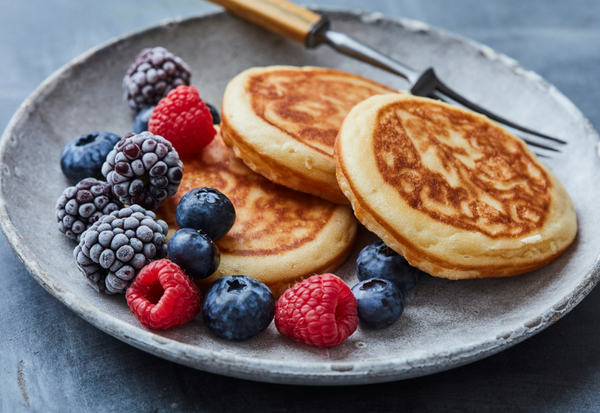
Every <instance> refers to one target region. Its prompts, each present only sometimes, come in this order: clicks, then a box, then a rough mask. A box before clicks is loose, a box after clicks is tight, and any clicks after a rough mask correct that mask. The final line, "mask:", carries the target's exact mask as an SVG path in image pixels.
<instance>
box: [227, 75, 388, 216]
mask: <svg viewBox="0 0 600 413" xmlns="http://www.w3.org/2000/svg"><path fill="white" fill-rule="evenodd" d="M279 70H293V71H312V72H314V71H318V72H323V73H337V74H340V75H341V76H344V77H353V78H357V79H360V80H361V81H367V82H371V83H373V84H376V85H378V86H381V87H385V86H384V85H380V84H378V83H377V82H374V81H372V80H369V79H366V78H363V77H362V76H359V75H355V74H352V73H348V72H344V71H340V70H335V69H329V68H322V67H316V66H304V67H297V66H283V65H278V66H268V67H255V68H251V69H247V70H245V71H243V72H241V73H240V74H238V75H237V76H236V77H234V78H233V79H232V80H231V81H230V82H229V84H228V85H227V87H226V89H225V93H224V95H223V104H222V108H221V113H222V116H221V118H222V121H221V127H222V136H223V140H224V141H225V143H226V144H227V145H228V146H229V147H231V148H233V150H234V152H235V155H236V156H237V157H239V158H241V159H242V160H243V161H244V163H246V165H248V167H249V168H250V169H252V170H253V171H254V172H257V173H259V174H261V175H263V176H265V177H266V178H267V179H269V180H271V181H273V182H275V183H278V184H280V185H283V186H286V187H288V188H291V189H294V190H297V191H300V192H305V193H309V194H311V195H315V196H318V197H320V198H323V199H326V200H328V201H330V202H333V203H336V204H342V205H349V201H348V200H347V199H346V197H345V196H344V194H343V193H342V191H341V190H340V188H339V186H338V183H337V179H336V176H335V161H334V159H333V158H332V157H331V156H329V155H327V154H326V153H324V152H322V151H320V150H318V149H315V148H311V147H309V146H307V145H305V144H303V143H301V142H299V141H297V140H296V139H294V138H291V137H290V136H289V135H288V134H287V133H285V132H283V131H282V130H281V129H279V128H277V127H276V126H274V125H271V124H269V123H268V122H265V121H264V120H263V119H261V118H259V117H258V116H256V114H255V113H254V110H253V109H252V107H251V104H250V102H249V101H248V99H247V98H245V97H246V96H247V94H246V86H247V84H248V80H249V79H250V77H252V76H255V75H258V74H263V73H268V72H273V71H279ZM388 89H390V88H388ZM391 90H392V89H390V91H391ZM242 130H243V131H246V132H247V133H243V132H242ZM265 136H268V137H269V139H267V142H265V139H264V137H265ZM290 156H292V157H293V161H292V162H281V161H280V160H281V159H286V158H287V157H290Z"/></svg>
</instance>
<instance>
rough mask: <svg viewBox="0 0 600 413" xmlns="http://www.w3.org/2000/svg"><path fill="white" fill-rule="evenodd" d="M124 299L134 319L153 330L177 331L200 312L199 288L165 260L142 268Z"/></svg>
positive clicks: (176, 267)
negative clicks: (175, 329) (173, 329)
mask: <svg viewBox="0 0 600 413" xmlns="http://www.w3.org/2000/svg"><path fill="white" fill-rule="evenodd" d="M125 297H126V298H127V304H128V305H129V308H130V309H131V311H132V312H133V314H134V315H135V318H137V319H138V320H139V322H140V323H142V324H143V325H144V326H146V327H148V328H153V329H156V330H168V329H171V328H176V327H179V326H181V325H183V324H185V323H187V322H188V321H190V320H191V319H192V318H194V317H195V316H196V315H197V314H198V312H199V311H200V291H198V287H196V284H194V283H193V281H192V280H190V279H189V278H188V276H187V275H185V273H184V272H183V271H182V270H181V268H179V267H178V266H177V265H175V264H173V263H172V262H171V261H169V260H166V259H163V260H158V261H154V262H151V263H150V264H148V265H146V266H145V267H144V268H142V271H140V273H139V274H138V276H137V277H136V279H135V280H134V281H133V282H132V283H131V286H130V287H129V289H127V294H126V295H125Z"/></svg>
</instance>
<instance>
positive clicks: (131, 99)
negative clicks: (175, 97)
mask: <svg viewBox="0 0 600 413" xmlns="http://www.w3.org/2000/svg"><path fill="white" fill-rule="evenodd" d="M191 76H192V74H191V71H190V68H189V66H188V65H187V64H186V63H185V62H184V61H183V60H182V59H181V58H180V57H177V56H174V55H173V53H171V52H169V51H168V50H167V49H165V48H164V47H153V48H148V49H144V50H142V51H141V52H140V54H138V55H137V56H136V57H135V60H134V62H133V63H132V64H131V66H129V69H127V74H126V75H125V78H123V92H124V94H123V98H124V99H125V101H126V102H127V104H128V105H129V107H130V108H131V109H133V110H135V111H136V112H137V111H140V110H141V109H143V108H145V107H148V106H154V105H156V104H157V103H158V101H159V100H161V99H162V98H163V97H165V96H167V93H169V92H170V91H171V90H172V89H175V88H176V87H177V86H179V85H189V84H190V77H191Z"/></svg>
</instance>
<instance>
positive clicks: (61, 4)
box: [0, 0, 600, 412]
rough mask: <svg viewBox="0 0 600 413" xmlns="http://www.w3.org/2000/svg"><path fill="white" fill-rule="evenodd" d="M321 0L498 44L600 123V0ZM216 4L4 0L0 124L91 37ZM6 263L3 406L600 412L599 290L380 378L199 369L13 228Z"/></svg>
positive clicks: (2, 259) (1, 274) (1, 273)
mask: <svg viewBox="0 0 600 413" xmlns="http://www.w3.org/2000/svg"><path fill="white" fill-rule="evenodd" d="M313 3H314V4H318V5H320V6H337V7H346V8H349V9H356V8H359V9H361V10H366V11H380V12H382V13H384V14H387V15H391V16H397V17H408V18H413V19H417V20H422V21H424V22H426V23H428V24H430V25H433V26H437V27H440V28H443V29H446V30H450V31H453V32H456V33H459V34H461V35H463V36H466V37H470V38H472V39H474V40H476V41H479V42H481V43H484V44H487V45H488V46H490V47H492V48H493V49H496V50H498V51H500V52H503V53H505V54H507V55H509V56H511V57H513V58H515V59H516V60H518V61H519V62H520V63H521V64H522V65H523V66H525V67H526V68H528V69H531V70H534V71H536V72H537V73H539V74H540V75H541V76H542V77H544V78H545V79H547V80H548V81H549V82H550V83H553V84H554V85H556V87H557V88H558V89H559V90H560V91H561V92H562V93H564V94H565V95H566V96H567V97H568V98H569V99H571V100H572V101H573V102H574V103H575V105H577V106H578V107H579V108H580V110H581V111H582V112H583V113H584V114H585V115H586V116H587V117H588V118H589V119H590V120H591V122H592V124H593V125H594V126H595V128H596V129H597V130H598V129H600V112H599V111H598V104H599V103H600V98H599V96H600V93H599V92H600V76H599V75H598V74H599V73H600V71H599V69H598V68H599V67H600V1H591V0H589V1H585V0H578V1H570V2H565V1H558V0H548V1H524V0H520V1H519V0H511V1H487V2H482V1H476V0H471V1H466V0H465V1H448V0H387V1H386V0H374V1H371V2H363V1H358V0H353V1H341V0H335V1H319V2H313ZM212 10H218V8H217V7H215V6H212V5H210V4H208V3H205V2H202V1H197V0H168V1H167V0H163V1H161V2H159V1H155V0H152V1H151V0H146V1H141V0H137V1H134V0H119V1H117V0H106V1H103V2H94V1H89V0H79V1H68V0H46V1H44V0H19V1H14V0H13V1H8V0H0V56H1V57H2V59H1V62H0V130H2V129H4V127H5V126H6V125H7V123H8V121H9V119H10V117H11V116H12V114H13V113H14V112H15V111H16V110H17V108H18V106H19V105H20V103H21V102H22V101H23V100H24V99H25V98H26V97H27V96H28V95H29V94H30V93H31V92H32V91H33V90H34V89H35V87H36V86H37V85H39V83H40V82H42V81H43V80H44V79H45V78H46V77H47V76H48V75H50V74H51V73H52V72H53V71H55V70H56V69H58V68H59V67H60V66H62V65H63V64H65V63H67V62H68V61H69V60H71V59H72V58H74V57H76V56H77V55H79V54H81V53H83V52H84V51H86V50H87V49H88V48H89V47H92V46H95V45H97V44H99V43H102V42H104V41H106V40H108V39H110V38H112V37H114V36H117V35H121V34H124V33H127V32H129V31H131V30H135V29H139V28H142V27H145V26H148V25H151V24H155V23H157V22H159V21H160V20H162V19H165V18H171V17H176V16H186V15H190V14H195V13H199V12H203V11H212ZM199 41H201V39H199ZM482 87H485V85H482ZM590 184H596V183H590ZM599 247H600V246H599ZM0 268H1V269H0V285H1V287H2V290H1V291H2V292H3V294H2V295H0V297H1V298H0V411H2V412H5V411H6V412H21V411H36V412H67V411H68V412H70V411H72V412H82V411H90V412H95V411H107V412H108V411H119V412H120V411H132V412H138V411H139V412H165V411H174V412H175V411H201V412H215V411H259V410H260V411H263V410H264V411H282V412H305V411H327V412H338V411H339V412H348V411H351V412H354V411H357V412H358V411H361V412H365V411H366V412H368V411H374V412H375V411H377V412H380V411H418V412H421V411H422V412H437V411H440V412H441V411H443V412H488V411H527V412H530V411H539V412H563V411H570V412H580V411H581V412H584V411H590V412H595V411H600V392H599V390H600V384H599V383H600V380H599V379H600V352H599V351H598V350H600V345H599V344H598V343H597V340H596V336H597V334H598V332H600V319H599V317H598V315H599V313H600V301H599V300H598V299H599V298H600V290H598V289H596V290H595V291H592V293H591V294H590V295H589V296H588V297H587V298H585V299H584V300H583V302H582V303H581V304H580V305H579V306H578V307H576V308H575V309H574V310H573V311H572V312H571V313H569V314H568V315H567V316H566V317H565V318H563V319H562V320H560V321H559V322H558V323H557V324H556V325H554V326H552V327H550V328H548V329H547V330H545V331H543V332H542V333H540V334H538V335H537V336H534V337H533V338H531V339H529V340H527V341H525V342H523V343H521V344H519V345H517V346H515V347H513V348H511V349H509V350H506V351H504V352H502V353H500V354H498V355H495V356H492V357H490V358H487V359H485V360H482V361H479V362H476V363H473V364H470V365H468V366H464V367H460V368H457V369H454V370H451V371H448V372H444V373H439V374H435V375H431V376H427V377H422V378H418V379H412V380H405V381H399V382H393V383H385V384H377V385H368V386H354V387H340V388H332V387H294V386H284V385H272V384H264V383H255V382H249V381H245V380H239V379H232V378H227V377H222V376H217V375H214V374H209V373H204V372H201V371H197V370H193V369H190V368H187V367H183V366H180V365H177V364H174V363H171V362H168V361H165V360H162V359H160V358H157V357H155V356H152V355H149V354H146V353H144V352H142V351H140V350H137V349H135V348H133V347H130V346H128V345H126V344H124V343H122V342H120V341H118V340H116V339H114V338H112V337H110V336H108V335H106V334H104V333H102V332H101V331H99V330H97V329H96V328H94V327H92V326H91V325H89V324H88V323H86V322H85V321H83V320H82V319H80V318H79V317H77V316H76V315H75V314H74V313H72V312H71V311H70V310H69V309H67V308H66V307H64V306H63V305H62V304H60V303H59V302H58V301H57V300H56V299H54V298H53V297H52V296H50V294H48V293H47V292H46V291H45V290H44V289H43V288H42V287H41V286H39V285H38V284H37V283H36V282H35V281H34V280H33V279H32V278H31V277H30V276H29V274H28V273H27V272H26V271H25V270H24V268H23V267H22V265H21V264H20V263H19V261H18V259H17V258H16V257H15V256H14V254H13V253H12V251H11V250H10V247H9V246H8V245H7V243H6V241H5V240H4V238H3V237H2V238H1V239H0Z"/></svg>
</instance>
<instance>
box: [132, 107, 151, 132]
mask: <svg viewBox="0 0 600 413" xmlns="http://www.w3.org/2000/svg"><path fill="white" fill-rule="evenodd" d="M153 111H154V106H149V107H147V108H144V109H142V110H140V111H139V113H138V114H137V116H136V117H135V122H134V123H133V133H142V132H146V131H147V130H148V122H150V117H151V116H152V112H153Z"/></svg>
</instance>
